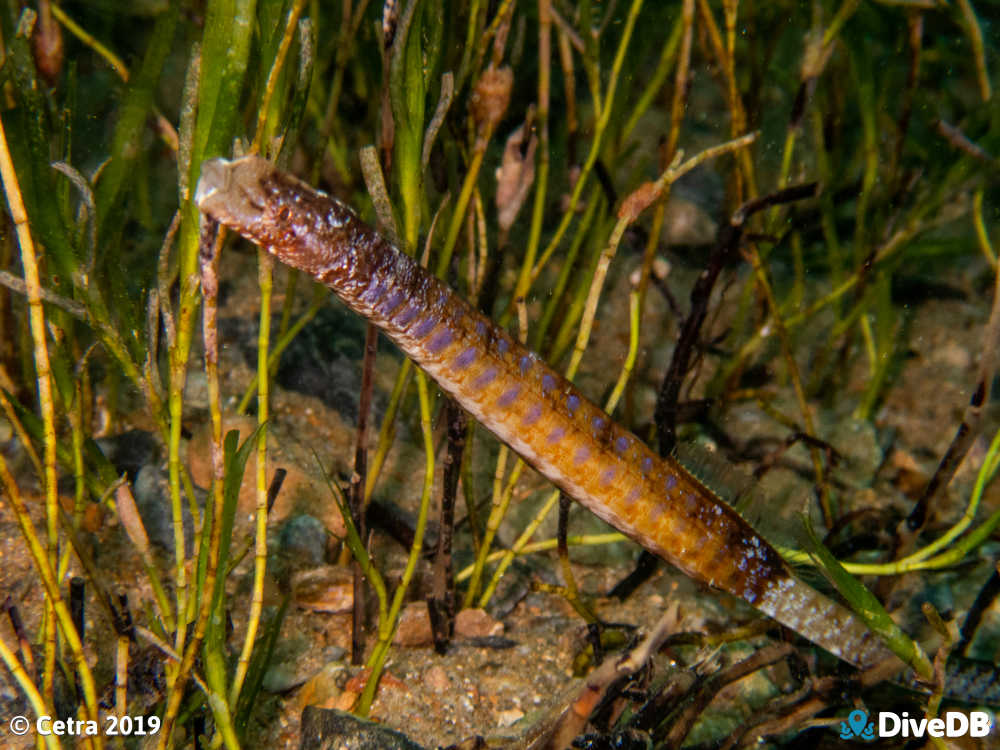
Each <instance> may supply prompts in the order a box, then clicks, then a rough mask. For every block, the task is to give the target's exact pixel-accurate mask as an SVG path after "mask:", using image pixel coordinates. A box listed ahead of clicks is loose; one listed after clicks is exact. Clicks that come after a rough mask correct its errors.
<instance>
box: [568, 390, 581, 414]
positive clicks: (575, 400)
mask: <svg viewBox="0 0 1000 750" xmlns="http://www.w3.org/2000/svg"><path fill="white" fill-rule="evenodd" d="M579 407H580V397H579V396H577V395H576V394H575V393H571V394H569V395H568V396H567V397H566V408H567V409H569V413H570V414H572V413H574V412H575V411H576V410H577V409H578V408H579Z"/></svg>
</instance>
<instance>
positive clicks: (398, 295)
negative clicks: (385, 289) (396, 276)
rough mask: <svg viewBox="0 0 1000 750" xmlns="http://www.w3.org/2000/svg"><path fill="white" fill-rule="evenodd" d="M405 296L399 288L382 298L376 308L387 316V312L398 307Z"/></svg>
mask: <svg viewBox="0 0 1000 750" xmlns="http://www.w3.org/2000/svg"><path fill="white" fill-rule="evenodd" d="M405 298H406V295H405V294H403V292H402V291H400V290H399V289H397V290H395V291H394V292H393V293H392V294H390V295H389V296H388V297H386V298H385V299H384V300H382V301H381V302H379V303H378V304H377V305H376V309H377V310H378V311H379V312H380V313H381V314H382V315H384V316H385V317H387V318H388V317H389V314H390V313H391V312H392V311H393V310H395V309H396V308H397V307H399V305H400V303H401V302H402V301H403V300H404V299H405Z"/></svg>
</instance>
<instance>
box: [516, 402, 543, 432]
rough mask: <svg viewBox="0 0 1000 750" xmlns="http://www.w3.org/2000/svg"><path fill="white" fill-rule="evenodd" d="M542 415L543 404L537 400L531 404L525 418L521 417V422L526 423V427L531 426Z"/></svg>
mask: <svg viewBox="0 0 1000 750" xmlns="http://www.w3.org/2000/svg"><path fill="white" fill-rule="evenodd" d="M541 416H542V405H541V404H539V403H537V402H536V403H534V404H532V405H531V407H530V408H529V409H528V411H527V413H526V414H525V415H524V418H523V419H521V424H522V425H524V426H525V427H530V426H531V425H533V424H534V423H535V422H537V421H538V420H539V418H540V417H541Z"/></svg>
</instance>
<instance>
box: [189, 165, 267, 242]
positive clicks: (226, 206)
mask: <svg viewBox="0 0 1000 750" xmlns="http://www.w3.org/2000/svg"><path fill="white" fill-rule="evenodd" d="M275 171H276V170H275V168H274V166H273V165H272V164H271V163H270V162H268V161H267V160H266V159H262V158H260V157H259V156H245V157H243V158H241V159H234V160H232V161H230V160H228V159H209V160H208V161H206V162H204V163H203V164H202V165H201V178H200V179H199V180H198V188H197V189H196V190H195V194H194V200H195V203H196V204H197V205H198V208H199V210H201V212H202V213H204V214H206V215H208V216H210V217H211V218H213V219H215V220H216V221H218V222H220V223H221V224H225V225H226V226H228V227H231V228H233V229H235V230H236V231H238V232H240V233H241V234H244V235H249V236H251V238H252V239H254V240H256V241H258V242H261V243H264V242H266V240H267V239H269V238H267V237H264V236H260V235H261V234H262V230H263V226H262V223H261V222H262V219H263V218H264V217H265V216H266V214H267V210H268V207H269V205H270V204H271V203H272V200H271V198H270V196H269V195H268V191H267V189H266V187H265V184H266V181H267V179H268V178H269V177H271V176H272V175H273V174H274V172H275Z"/></svg>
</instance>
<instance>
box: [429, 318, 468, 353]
mask: <svg viewBox="0 0 1000 750" xmlns="http://www.w3.org/2000/svg"><path fill="white" fill-rule="evenodd" d="M454 339H455V332H454V331H453V330H452V329H451V326H447V325H446V326H445V327H444V328H442V329H441V330H440V331H438V332H437V333H435V334H434V338H432V339H431V340H430V341H429V342H427V351H429V352H430V353H431V354H437V353H438V352H440V351H441V350H442V349H444V348H445V347H447V346H448V344H450V343H451V342H452V341H453V340H454ZM463 354H464V352H463ZM459 356H461V355H459Z"/></svg>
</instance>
